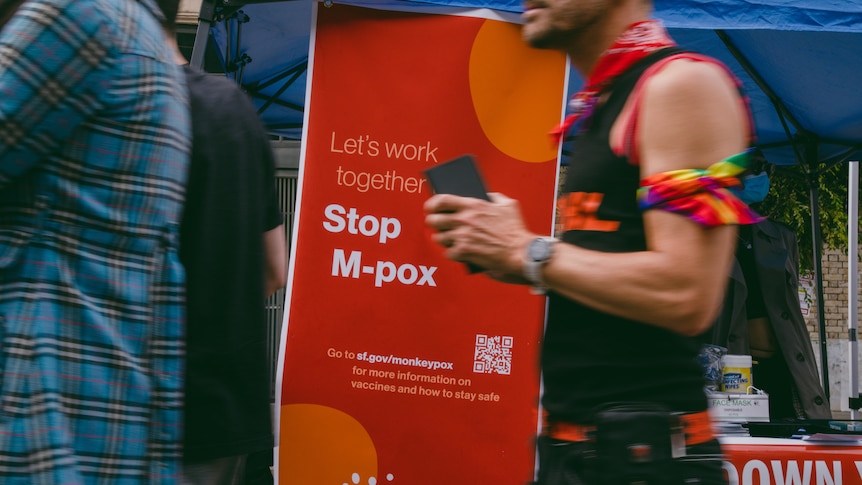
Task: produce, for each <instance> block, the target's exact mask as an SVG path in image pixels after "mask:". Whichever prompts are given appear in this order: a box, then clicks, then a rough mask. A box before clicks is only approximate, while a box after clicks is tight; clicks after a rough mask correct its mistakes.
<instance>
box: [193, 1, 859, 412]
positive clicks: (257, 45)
mask: <svg viewBox="0 0 862 485" xmlns="http://www.w3.org/2000/svg"><path fill="white" fill-rule="evenodd" d="M324 1H325V2H330V1H336V2H340V3H349V4H352V5H360V6H368V7H380V8H387V9H399V10H407V11H416V12H440V13H451V12H453V11H456V10H459V9H460V10H464V9H487V10H489V11H491V12H493V13H494V14H495V15H499V16H500V17H502V18H506V19H511V20H513V21H517V19H518V14H519V13H520V11H521V5H520V1H519V0H324ZM312 3H313V0H285V1H278V2H275V1H260V0H258V1H253V0H250V1H241V0H203V3H202V8H201V16H200V17H201V23H200V25H199V30H198V35H197V39H196V42H195V47H194V50H193V53H192V64H195V65H201V62H202V59H203V51H204V49H205V46H206V45H207V39H208V38H211V39H212V40H213V41H214V42H213V43H212V44H214V45H215V46H216V48H217V49H218V51H219V53H220V55H221V58H222V60H223V62H224V66H225V71H226V72H227V73H228V75H229V76H231V77H233V78H234V79H236V80H237V81H238V82H239V83H240V84H242V86H243V88H244V89H245V90H246V91H247V92H248V93H249V94H250V95H251V96H252V98H253V99H254V101H255V103H256V105H257V106H258V110H259V113H260V115H261V117H262V119H263V120H264V123H265V124H266V125H267V126H268V127H269V129H270V131H271V132H272V133H273V134H276V135H281V136H283V137H285V138H288V139H297V140H298V139H300V137H301V133H302V119H303V106H304V97H305V86H306V78H307V77H306V69H307V65H308V47H309V31H310V24H311V12H312ZM323 5H326V3H324V4H323ZM655 7H656V11H655V16H656V17H657V18H660V19H662V20H663V21H664V23H665V25H666V26H667V27H668V28H669V29H670V31H671V35H672V36H673V37H674V38H675V39H676V40H677V42H679V43H680V44H681V45H682V46H683V47H685V48H689V49H692V50H695V51H698V52H702V53H705V54H708V55H711V56H713V57H716V58H718V59H720V60H722V61H723V62H725V63H726V64H727V65H728V66H729V67H730V68H731V69H732V70H733V71H734V73H735V74H736V75H737V76H738V77H739V78H740V79H741V80H742V81H743V84H744V89H745V92H746V93H747V94H748V95H749V96H750V98H751V106H752V111H753V116H754V120H755V125H756V131H757V144H758V146H759V147H761V149H762V150H763V152H764V154H765V156H766V158H767V159H768V160H769V161H770V162H772V163H775V164H777V165H795V166H796V167H797V168H798V169H799V170H800V171H801V173H803V174H804V176H805V177H806V179H807V180H808V181H809V187H810V189H811V195H810V196H811V204H810V207H811V221H812V222H811V228H812V238H813V240H814V244H813V247H814V255H813V264H814V268H813V269H814V273H815V278H816V286H815V289H816V292H817V294H816V297H817V301H818V302H823V301H824V295H823V276H822V268H821V266H820V264H821V263H820V262H821V254H820V250H821V244H820V243H819V241H820V240H821V237H820V233H821V229H820V214H819V207H818V204H817V200H818V193H817V187H818V183H817V181H818V179H819V177H820V175H821V174H822V173H823V171H824V170H826V169H828V168H830V167H832V166H834V165H835V164H837V163H843V162H845V161H847V160H858V159H859V158H858V157H859V156H860V155H862V153H860V152H862V94H860V90H859V88H858V87H857V83H858V79H857V78H858V76H860V74H862V0H655ZM207 34H209V35H207ZM212 44H211V45H212ZM571 82H572V85H571V90H573V91H574V90H576V89H577V88H578V87H579V86H580V83H581V80H580V79H579V78H578V77H577V75H575V76H573V77H572V81H571ZM851 173H855V172H851ZM857 178H858V176H857ZM851 179H852V177H851ZM851 182H852V183H851V187H850V192H851V193H853V194H855V193H856V191H857V190H858V188H857V187H856V185H855V181H853V180H851ZM852 200H856V199H855V198H853V199H852ZM848 211H851V217H849V221H850V222H851V225H852V224H854V223H855V221H856V220H857V216H856V212H855V211H856V208H855V207H850V208H848ZM851 240H853V239H852V237H851ZM854 246H855V245H854ZM855 249H856V248H855V247H854V248H851V250H853V253H852V254H851V256H850V258H851V259H850V260H851V261H852V262H855V260H856V255H855ZM817 308H818V322H819V334H820V350H821V352H820V353H821V373H822V380H823V385H824V388H825V389H826V392H827V395H828V393H829V376H828V367H829V366H828V365H827V351H826V332H825V314H824V305H822V304H818V305H817ZM849 317H850V319H851V323H850V340H851V345H852V344H855V341H856V331H855V328H856V326H855V318H856V315H855V314H851V315H849ZM855 362H856V357H855V355H852V356H851V362H850V364H851V380H852V381H854V382H855V381H856V377H855V375H856V374H855V367H856V364H855ZM851 385H852V386H853V387H852V391H851V394H850V399H851V402H850V408H851V409H854V410H856V409H859V407H860V403H859V399H858V393H857V391H856V387H855V384H854V383H851Z"/></svg>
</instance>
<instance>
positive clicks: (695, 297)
mask: <svg viewBox="0 0 862 485" xmlns="http://www.w3.org/2000/svg"><path fill="white" fill-rule="evenodd" d="M651 12H652V3H651V1H649V0H527V2H526V4H525V12H524V14H523V20H524V22H525V24H524V26H523V37H524V39H525V40H526V41H527V42H528V43H529V44H531V45H532V46H534V47H538V48H547V49H557V50H560V51H562V52H564V53H566V54H567V55H568V56H569V57H570V58H571V60H572V62H573V64H574V65H575V67H576V68H577V69H578V70H579V71H580V72H581V73H582V74H583V75H584V78H585V79H586V83H585V86H584V89H583V90H582V91H581V92H579V93H577V94H576V95H575V96H574V97H573V99H572V100H571V102H570V104H569V108H570V114H569V116H568V117H567V119H566V122H565V123H563V125H562V126H561V127H559V128H558V129H557V130H556V133H557V134H558V135H559V136H565V135H567V134H572V135H574V136H575V137H576V138H575V143H574V149H573V152H572V155H571V162H570V164H569V167H568V169H567V170H568V172H567V178H566V181H565V184H564V187H563V190H562V193H561V196H560V198H559V201H558V213H559V217H558V220H557V234H558V236H559V237H560V239H556V238H552V237H547V236H541V235H537V234H533V233H531V232H530V231H528V230H527V228H526V223H525V222H524V220H523V218H522V216H521V213H520V210H519V206H518V202H517V201H515V200H512V199H510V198H508V197H506V196H504V195H502V194H492V202H485V201H481V200H478V199H470V198H462V197H455V196H452V195H436V196H434V197H432V198H431V199H429V200H428V201H427V202H426V205H425V209H426V212H427V216H426V223H427V224H428V225H429V226H430V227H432V228H433V229H435V230H437V231H438V232H437V233H436V234H434V235H433V238H434V240H435V241H436V242H437V243H439V244H440V245H442V246H443V247H445V248H446V255H447V256H448V257H449V258H450V259H453V260H456V261H463V262H469V263H472V264H475V265H478V266H481V267H483V268H485V270H486V274H487V275H488V276H491V277H493V278H496V279H498V280H500V281H504V282H508V283H520V284H528V285H531V286H533V289H534V291H536V292H547V293H548V298H549V310H548V320H547V326H546V333H545V337H544V342H543V349H542V373H543V381H544V382H543V384H544V387H543V389H544V393H543V396H542V405H543V408H544V413H545V417H546V419H545V426H544V432H543V434H542V436H541V437H540V446H539V454H540V470H539V477H538V482H539V483H540V484H542V485H562V484H581V483H584V484H623V483H626V484H628V483H634V482H640V483H644V484H657V483H661V484H683V483H723V481H724V478H723V472H722V468H721V459H720V451H721V450H720V447H719V445H718V442H717V441H716V439H715V437H714V436H713V434H712V431H711V427H710V422H709V417H708V415H707V412H706V409H707V403H706V398H705V396H704V393H703V377H702V376H703V371H702V369H701V368H700V367H699V365H698V364H697V363H696V361H695V357H696V354H697V351H698V345H697V341H696V340H695V339H693V338H692V337H694V336H696V335H698V334H701V333H702V332H704V331H705V330H707V329H708V328H709V326H710V325H711V323H712V322H713V321H714V319H715V316H716V313H717V311H718V308H719V305H720V303H721V301H722V296H723V290H724V288H725V286H726V281H727V277H728V272H729V268H730V264H731V261H732V258H733V252H734V247H735V240H736V227H735V224H740V223H751V222H754V221H756V220H757V216H756V215H754V214H753V213H751V212H750V211H749V209H748V207H747V206H746V205H745V204H744V203H742V202H740V201H739V200H738V199H737V198H736V197H735V196H733V195H732V194H731V193H730V191H729V190H728V187H732V186H735V185H738V184H739V181H738V178H737V177H736V176H738V175H740V173H741V172H742V170H743V169H744V167H745V159H746V156H747V154H746V148H747V147H748V144H749V142H750V136H749V133H750V130H751V126H750V123H749V116H748V113H747V107H746V106H745V104H744V101H743V100H742V98H741V96H740V94H739V92H738V88H737V86H736V84H735V80H734V79H733V77H732V76H731V75H729V73H728V72H727V71H726V70H725V69H724V67H723V66H721V65H719V64H718V63H717V62H715V61H713V60H711V59H708V58H705V57H702V56H699V55H695V54H691V53H684V52H681V50H680V49H678V48H676V47H675V44H674V42H673V40H672V39H671V38H670V37H668V35H667V33H666V32H665V30H664V28H663V27H662V26H661V24H660V23H659V22H657V21H655V20H652V19H651V18H650V16H651Z"/></svg>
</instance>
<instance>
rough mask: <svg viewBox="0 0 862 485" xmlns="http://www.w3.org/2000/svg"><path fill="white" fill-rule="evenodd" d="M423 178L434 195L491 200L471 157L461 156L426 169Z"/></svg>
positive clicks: (474, 160)
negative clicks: (429, 185) (452, 195)
mask: <svg viewBox="0 0 862 485" xmlns="http://www.w3.org/2000/svg"><path fill="white" fill-rule="evenodd" d="M425 178H427V179H428V183H430V184H431V189H432V190H433V191H434V193H435V194H454V195H460V196H462V197H475V198H477V199H484V200H491V198H490V197H488V191H487V190H486V188H485V181H484V180H483V179H482V174H481V173H479V168H478V167H477V166H476V159H475V157H474V156H473V155H461V156H460V157H457V158H453V159H452V160H448V161H446V162H443V163H441V164H439V165H435V166H433V167H431V168H429V169H426V170H425Z"/></svg>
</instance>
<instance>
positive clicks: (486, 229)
mask: <svg viewBox="0 0 862 485" xmlns="http://www.w3.org/2000/svg"><path fill="white" fill-rule="evenodd" d="M645 89H646V91H645V92H644V94H643V96H644V98H643V100H642V105H641V110H640V112H639V116H640V120H639V127H640V128H639V130H640V132H639V139H638V143H639V146H640V152H639V153H640V165H641V172H642V173H641V176H642V177H646V176H648V175H651V174H654V173H660V172H665V171H669V170H677V169H684V168H705V167H708V166H709V165H711V164H713V163H715V162H717V161H719V160H721V159H723V158H726V157H728V156H730V155H733V154H736V153H739V152H741V151H743V150H744V149H745V148H746V147H747V142H748V138H747V130H748V127H747V126H746V123H745V121H744V120H745V116H744V112H743V110H742V106H741V103H740V101H739V98H738V95H737V93H736V91H735V86H734V85H733V83H732V82H731V81H730V79H729V78H728V77H727V76H726V75H724V74H723V72H720V71H719V68H717V67H715V66H713V65H711V64H706V63H693V62H689V61H681V62H673V63H671V64H670V65H668V66H667V67H666V68H665V70H663V71H662V72H661V73H659V74H657V75H655V76H654V78H652V79H651V80H650V81H649V82H648V83H647V84H646V86H645ZM426 210H428V212H429V214H430V215H429V218H428V223H429V225H431V226H432V227H434V228H436V229H438V230H441V229H442V230H444V232H441V233H439V234H437V235H435V239H436V240H437V242H438V243H440V244H443V245H445V246H449V245H450V244H451V243H454V246H451V247H450V248H449V249H448V250H447V256H449V257H451V258H453V259H456V260H459V261H469V262H473V263H476V264H478V265H481V266H483V267H485V268H488V269H489V270H491V271H490V274H491V275H492V276H495V277H498V278H499V279H502V280H504V281H511V280H513V279H516V278H517V277H519V276H520V275H521V272H522V268H523V254H524V247H525V245H526V244H527V243H528V242H529V241H530V240H531V239H532V238H533V237H534V236H535V235H534V234H532V233H530V232H529V231H527V230H526V229H525V228H524V223H523V220H522V219H521V216H520V210H519V208H518V204H517V202H515V201H513V200H512V199H508V198H506V197H504V196H495V197H494V202H493V203H490V204H489V203H487V202H483V201H478V200H468V199H459V198H451V196H435V197H434V198H432V199H429V201H428V203H427V205H426ZM452 210H454V211H455V212H454V213H452V214H445V213H442V212H441V211H452ZM644 219H645V220H644V223H645V226H646V237H647V250H646V251H642V252H634V253H605V252H599V251H590V250H586V249H583V248H579V247H576V246H573V245H569V244H557V245H556V248H555V253H554V256H553V257H552V259H551V260H550V261H549V262H548V264H547V265H546V266H545V268H544V271H543V278H544V281H545V283H546V285H547V286H548V287H549V288H550V289H551V290H553V291H555V292H556V293H559V294H561V295H564V296H566V297H568V298H571V299H573V300H576V301H579V302H581V303H583V304H585V305H587V306H590V307H592V308H595V309H597V310H599V311H603V312H607V313H610V314H614V315H617V316H621V317H624V318H630V319H633V320H637V321H642V322H646V323H649V324H653V325H656V326H659V327H663V328H667V329H669V330H672V331H675V332H678V333H682V334H686V335H695V334H698V333H701V332H702V331H703V330H705V329H706V328H708V327H709V325H710V324H711V323H712V320H713V319H714V317H715V312H716V311H717V309H718V305H719V304H720V301H721V298H722V295H723V291H724V288H725V287H726V283H727V273H728V271H729V267H730V261H731V258H732V257H733V249H734V243H735V234H736V228H735V227H733V226H722V227H717V228H712V229H707V228H703V227H701V226H700V225H698V224H696V223H695V222H692V221H690V220H689V219H687V218H685V217H683V216H681V215H677V214H672V213H669V212H664V211H660V210H652V211H648V212H647V213H645V216H644ZM446 229H449V231H445V230H446Z"/></svg>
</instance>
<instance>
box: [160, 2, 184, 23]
mask: <svg viewBox="0 0 862 485" xmlns="http://www.w3.org/2000/svg"><path fill="white" fill-rule="evenodd" d="M156 3H157V4H158V5H159V8H160V9H161V10H162V15H164V16H165V26H166V27H168V28H169V29H173V28H174V27H175V26H176V23H177V13H178V12H179V10H180V0H156Z"/></svg>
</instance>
